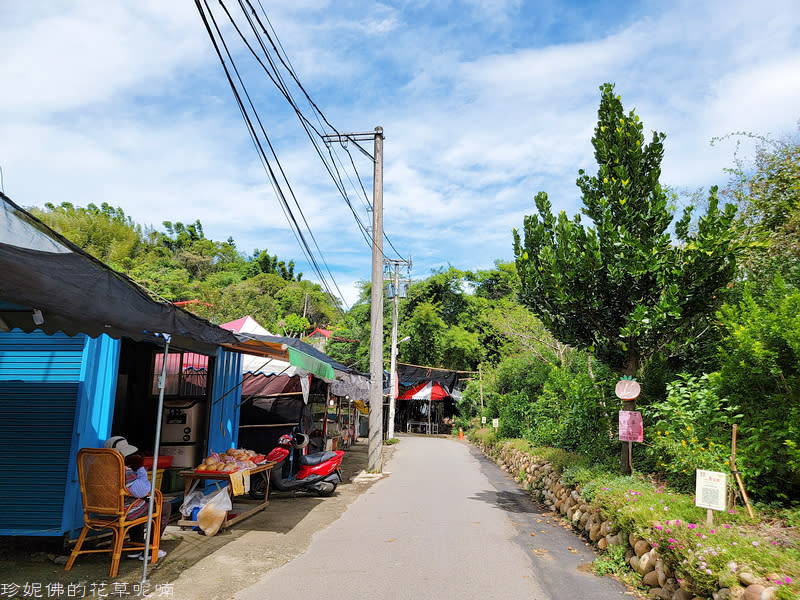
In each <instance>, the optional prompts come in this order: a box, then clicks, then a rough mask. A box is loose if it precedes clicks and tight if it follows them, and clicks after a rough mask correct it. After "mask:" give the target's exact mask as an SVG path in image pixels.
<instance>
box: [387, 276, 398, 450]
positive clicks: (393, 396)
mask: <svg viewBox="0 0 800 600" xmlns="http://www.w3.org/2000/svg"><path fill="white" fill-rule="evenodd" d="M399 291H400V263H399V262H395V263H394V298H393V304H394V306H393V308H392V357H391V361H390V364H389V382H390V383H389V387H390V389H389V439H392V438H393V437H394V411H395V403H396V402H397V301H398V297H399V296H400V294H399Z"/></svg>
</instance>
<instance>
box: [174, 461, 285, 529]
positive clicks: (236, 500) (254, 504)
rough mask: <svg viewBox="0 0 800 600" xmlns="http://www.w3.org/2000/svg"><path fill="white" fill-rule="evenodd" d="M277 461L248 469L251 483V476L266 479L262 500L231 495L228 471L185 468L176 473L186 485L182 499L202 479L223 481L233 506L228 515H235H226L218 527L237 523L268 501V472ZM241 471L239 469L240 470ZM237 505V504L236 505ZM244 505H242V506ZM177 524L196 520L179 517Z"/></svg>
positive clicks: (263, 507) (191, 522)
mask: <svg viewBox="0 0 800 600" xmlns="http://www.w3.org/2000/svg"><path fill="white" fill-rule="evenodd" d="M276 464H277V463H274V462H268V463H264V464H261V465H258V466H257V467H253V468H252V469H249V471H250V480H251V484H252V479H253V476H257V477H258V476H261V477H264V479H265V480H266V489H265V494H264V499H263V500H254V499H252V498H250V497H249V496H247V494H244V496H236V497H234V495H233V486H232V485H231V477H230V473H217V472H208V471H195V470H187V471H180V472H179V473H178V475H180V476H181V477H183V478H184V479H185V480H186V486H185V487H184V492H183V497H184V499H185V498H186V497H188V495H189V493H190V492H192V491H193V490H194V488H195V487H196V486H197V485H198V484H199V483H200V482H201V481H204V480H212V481H224V482H226V485H227V486H228V494H230V497H231V504H232V505H233V508H232V509H231V510H229V511H228V515H230V514H231V513H237V514H236V516H235V517H233V518H231V517H229V516H227V515H226V518H225V521H223V523H222V525H221V526H220V529H226V528H227V527H230V526H231V525H233V524H235V523H238V522H239V521H241V520H243V519H246V518H247V517H250V516H252V515H254V514H255V513H257V512H259V511H261V510H264V509H265V508H266V507H267V504H268V503H269V473H270V471H271V470H272V467H274V466H275V465H276ZM240 472H241V471H240ZM237 505H238V506H237ZM242 505H244V506H242ZM178 525H180V526H181V527H196V526H197V521H190V520H188V519H180V520H179V521H178Z"/></svg>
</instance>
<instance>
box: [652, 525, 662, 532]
mask: <svg viewBox="0 0 800 600" xmlns="http://www.w3.org/2000/svg"><path fill="white" fill-rule="evenodd" d="M653 529H658V530H659V531H661V530H662V529H663V527H661V525H653Z"/></svg>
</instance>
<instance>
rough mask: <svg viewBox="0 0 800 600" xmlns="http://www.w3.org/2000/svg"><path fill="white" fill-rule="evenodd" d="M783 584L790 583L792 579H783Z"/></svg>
mask: <svg viewBox="0 0 800 600" xmlns="http://www.w3.org/2000/svg"><path fill="white" fill-rule="evenodd" d="M783 583H792V578H791V577H784V578H783Z"/></svg>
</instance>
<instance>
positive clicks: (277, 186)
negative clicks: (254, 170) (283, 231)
mask: <svg viewBox="0 0 800 600" xmlns="http://www.w3.org/2000/svg"><path fill="white" fill-rule="evenodd" d="M202 2H203V4H205V7H206V10H207V11H208V13H209V17H210V18H211V21H212V22H213V24H214V29H215V30H216V31H217V35H218V36H219V38H220V41H221V43H222V45H223V47H224V48H225V53H226V55H227V56H228V58H229V60H230V62H231V67H232V68H233V70H234V72H235V73H236V76H237V79H239V82H240V84H241V85H242V88H243V91H244V93H245V96H246V97H247V99H248V102H249V103H250V106H251V109H252V110H253V111H254V115H255V117H256V120H257V121H258V123H259V126H260V128H261V130H262V133H263V135H264V137H265V139H266V141H267V143H268V145H269V147H270V150H271V152H272V154H273V158H274V160H275V162H276V163H277V164H278V165H280V162H279V161H278V158H277V154H276V153H275V151H274V148H273V147H272V144H271V142H270V140H269V137H268V136H267V134H266V131H265V130H264V128H263V124H262V123H261V120H260V118H259V117H258V114H257V112H256V111H255V107H254V106H253V103H252V99H251V98H250V96H249V94H248V93H247V91H246V88H244V83H243V82H242V80H241V76H240V75H239V72H238V69H237V68H236V65H235V64H234V63H233V58H232V56H231V54H230V51H229V50H228V48H227V44H225V41H224V39H223V38H222V34H221V32H220V30H219V27H218V25H217V22H216V19H215V18H214V15H213V13H212V12H211V9H210V8H209V6H208V3H207V2H206V0H202ZM195 5H196V6H197V9H198V11H199V13H200V16H201V18H202V20H203V23H204V25H205V27H206V31H207V32H208V34H209V37H210V38H211V41H212V43H213V45H214V49H215V51H216V53H217V56H218V58H219V60H220V62H221V64H222V67H223V70H224V71H225V76H226V77H227V79H228V84H229V85H230V87H231V90H232V91H233V94H234V97H235V98H236V102H237V104H238V106H239V111H240V113H241V115H242V117H243V119H244V121H245V123H246V125H247V127H248V130H249V132H250V135H251V139H252V140H253V141H254V144H255V145H256V147H257V151H258V153H259V154H260V156H261V159H262V165H263V166H265V168H266V171H267V174H268V176H269V179H270V181H271V183H272V185H273V189H274V190H275V191H276V194H277V196H278V198H279V200H280V204H281V205H282V206H281V208H282V209H283V210H284V214H285V215H286V217H287V220H289V224H290V225H291V226H292V230H293V233H294V234H295V238H296V239H297V241H298V243H299V245H300V247H301V249H302V250H303V252H304V254H305V255H306V258H307V259H308V261H309V263H310V264H311V265H312V268H313V269H314V271H315V273H316V274H317V276H318V277H319V278H320V281H321V283H322V285H323V287H324V288H325V290H326V292H327V293H328V294H329V296H330V297H331V298H334V297H336V296H335V294H333V292H332V290H331V288H330V286H329V284H328V282H327V280H326V278H325V276H324V275H323V273H322V270H321V269H320V267H319V264H318V263H317V260H316V258H315V257H314V254H313V252H312V251H311V248H310V247H309V244H308V242H307V240H306V239H305V236H304V234H303V232H302V230H301V229H300V225H299V223H298V222H297V219H296V217H295V216H294V214H293V212H292V209H291V206H290V205H289V202H288V200H287V199H286V195H285V194H284V193H283V190H282V188H281V186H280V182H279V181H278V177H277V175H276V174H275V171H274V169H273V168H272V166H271V165H270V163H269V159H268V158H267V155H266V152H265V150H264V147H263V145H262V143H261V141H260V140H259V138H258V133H257V131H256V128H255V126H254V125H253V122H252V120H251V118H250V116H249V114H248V112H247V109H246V107H245V105H244V102H243V101H242V98H241V95H240V93H239V91H238V89H237V87H236V85H235V83H234V81H233V78H232V77H231V74H230V70H229V69H228V65H227V64H226V62H225V58H224V57H223V56H222V52H221V51H220V48H219V44H218V43H217V39H216V38H215V37H214V34H213V32H212V30H211V26H210V24H209V22H208V19H207V18H206V14H205V13H204V12H203V9H202V6H201V3H200V0H195ZM280 170H281V172H282V173H283V169H282V168H281V169H280ZM283 175H284V179H285V173H283ZM285 181H286V184H287V186H288V187H289V189H290V190H291V186H290V185H289V183H288V180H286V179H285ZM292 194H293V191H292ZM295 200H296V198H295ZM298 208H299V204H298ZM303 218H304V219H305V217H303ZM306 225H307V221H306ZM309 233H310V230H309ZM331 277H333V276H332V275H331ZM334 285H335V286H336V289H337V291H338V292H339V298H340V299H341V301H342V303H343V304H344V306H345V307H346V306H347V303H346V302H345V301H344V295H343V294H342V292H341V290H340V289H339V287H338V284H336V282H335V280H334ZM339 310H340V311H341V308H340V309H339Z"/></svg>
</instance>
